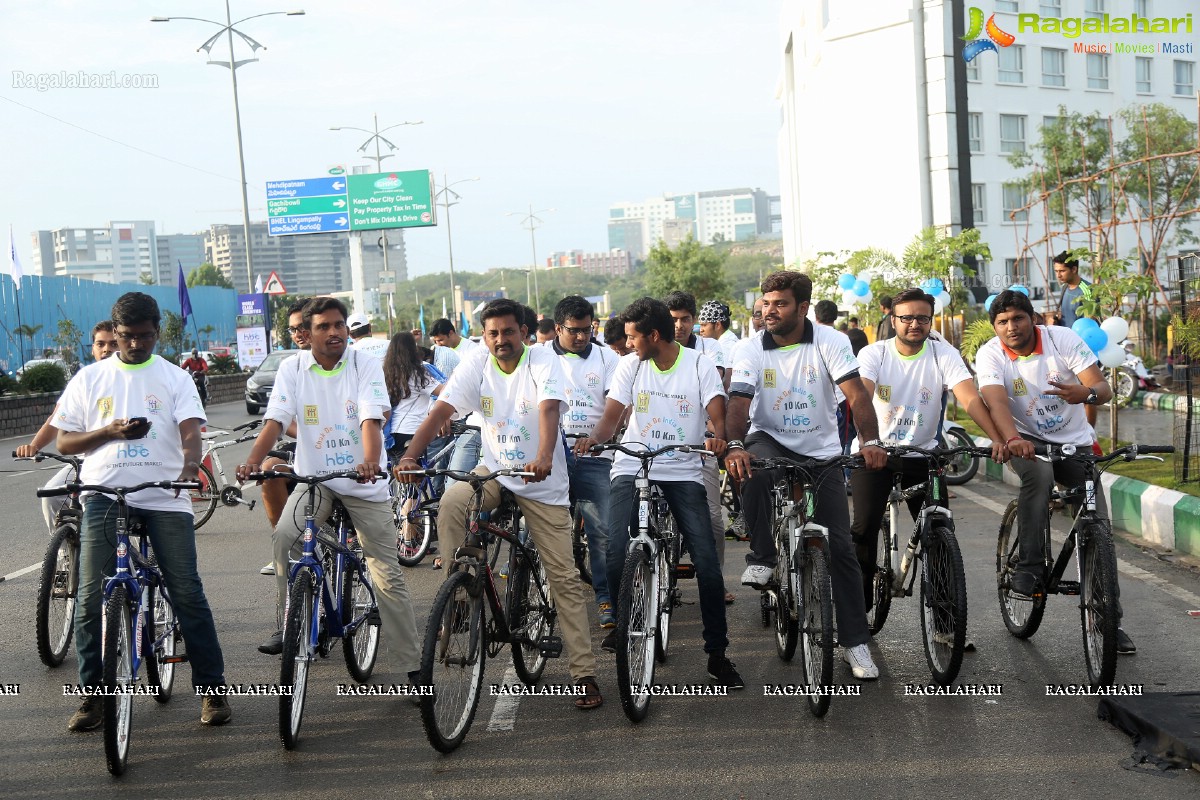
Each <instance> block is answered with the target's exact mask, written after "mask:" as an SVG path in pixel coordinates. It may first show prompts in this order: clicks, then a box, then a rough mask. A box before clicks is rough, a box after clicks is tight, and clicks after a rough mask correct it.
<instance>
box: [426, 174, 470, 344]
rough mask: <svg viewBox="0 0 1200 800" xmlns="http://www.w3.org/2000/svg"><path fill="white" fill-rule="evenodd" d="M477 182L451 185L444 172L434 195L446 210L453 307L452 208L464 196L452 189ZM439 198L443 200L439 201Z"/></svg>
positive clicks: (451, 301)
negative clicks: (440, 186)
mask: <svg viewBox="0 0 1200 800" xmlns="http://www.w3.org/2000/svg"><path fill="white" fill-rule="evenodd" d="M477 180H479V178H463V179H461V180H457V181H455V182H454V183H449V182H448V181H447V178H446V173H444V172H443V173H442V188H440V189H438V190H437V191H436V192H434V194H433V198H434V202H435V203H436V204H437V205H439V206H441V207H442V208H444V209H446V251H447V252H448V253H449V255H450V303H451V305H453V304H454V239H453V238H451V236H450V206H455V205H458V203H459V202H460V201H461V200H462V195H460V194H459V193H458V192H456V191H454V189H453V188H452V187H454V186H458V185H459V184H460V183H470V182H471V181H477ZM439 197H440V198H441V200H438V198H439ZM451 197H453V198H454V199H453V200H452V199H450V198H451ZM454 313H455V314H456V315H457V314H458V308H455V309H454ZM454 324H455V326H456V327H457V325H458V322H457V320H456V321H455V323H454Z"/></svg>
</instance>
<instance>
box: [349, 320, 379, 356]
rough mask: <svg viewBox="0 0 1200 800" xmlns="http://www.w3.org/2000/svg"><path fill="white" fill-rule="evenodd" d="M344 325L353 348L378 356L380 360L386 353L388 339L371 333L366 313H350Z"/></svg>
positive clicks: (369, 321) (365, 353)
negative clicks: (348, 331)
mask: <svg viewBox="0 0 1200 800" xmlns="http://www.w3.org/2000/svg"><path fill="white" fill-rule="evenodd" d="M346 327H348V328H349V329H350V338H351V339H353V340H354V341H353V342H352V344H353V346H354V349H355V350H357V351H358V352H360V353H363V354H364V355H368V356H372V357H373V358H378V359H379V360H380V361H382V360H383V359H384V357H385V356H386V355H387V349H388V341H387V339H377V338H375V336H373V335H372V334H371V319H370V317H368V316H367V315H366V314H361V313H359V314H351V315H350V319H348V320H346Z"/></svg>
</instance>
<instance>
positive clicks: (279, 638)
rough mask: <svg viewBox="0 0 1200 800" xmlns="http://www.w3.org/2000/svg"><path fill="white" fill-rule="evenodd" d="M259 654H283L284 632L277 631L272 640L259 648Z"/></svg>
mask: <svg viewBox="0 0 1200 800" xmlns="http://www.w3.org/2000/svg"><path fill="white" fill-rule="evenodd" d="M258 652H260V653H266V654H267V655H269V656H277V655H279V654H280V653H282V652H283V631H275V632H274V633H273V634H271V638H270V639H267V640H266V641H265V642H263V643H262V644H260V645H259V646H258Z"/></svg>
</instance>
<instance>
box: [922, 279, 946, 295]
mask: <svg viewBox="0 0 1200 800" xmlns="http://www.w3.org/2000/svg"><path fill="white" fill-rule="evenodd" d="M921 288H922V289H924V290H925V291H926V292H928V293H929V294H931V295H933V296H934V297H937V296H938V295H939V294H941V293H942V289H944V288H946V287H945V286H944V285H943V284H942V282H941V280H940V279H938V278H926V279H925V280H924V281H922V282H921Z"/></svg>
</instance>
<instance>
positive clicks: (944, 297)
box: [933, 288, 954, 306]
mask: <svg viewBox="0 0 1200 800" xmlns="http://www.w3.org/2000/svg"><path fill="white" fill-rule="evenodd" d="M933 299H934V300H941V301H942V305H943V306H948V305H950V302H951V301H952V300H953V299H954V298H952V297H951V296H950V293H949V292H947V291H946V290H945V288H943V289H942V291H941V292H940V293H938V294H935V295H934V296H933Z"/></svg>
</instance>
